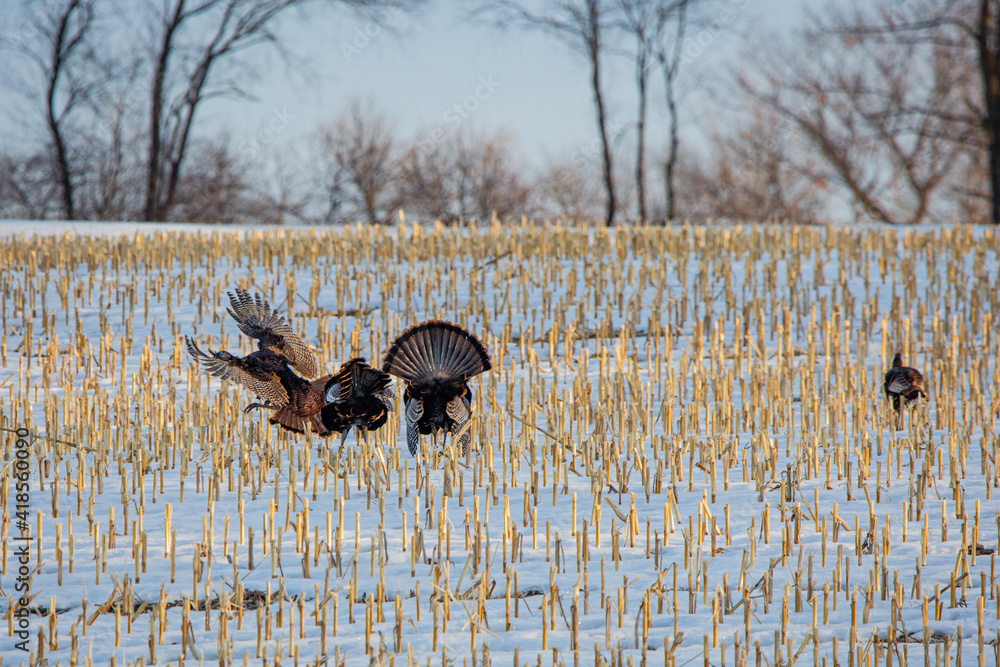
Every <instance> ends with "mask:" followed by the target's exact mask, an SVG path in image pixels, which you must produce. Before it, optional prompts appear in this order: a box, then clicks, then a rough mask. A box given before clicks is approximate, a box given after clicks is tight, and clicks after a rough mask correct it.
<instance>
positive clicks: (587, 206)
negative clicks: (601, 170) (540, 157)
mask: <svg viewBox="0 0 1000 667" xmlns="http://www.w3.org/2000/svg"><path fill="white" fill-rule="evenodd" d="M588 165H589V166H591V167H593V165H592V163H587V162H584V163H581V162H579V161H576V160H569V161H560V160H550V161H549V163H548V166H547V168H546V170H545V171H544V172H543V173H542V175H541V177H540V178H539V179H538V180H539V185H538V198H539V200H540V202H539V203H540V205H541V208H542V213H543V214H544V215H548V216H551V217H553V218H560V219H562V220H564V221H566V222H585V221H588V220H596V219H598V217H599V216H600V210H601V201H600V197H599V195H598V194H597V193H598V188H597V187H596V186H597V185H598V183H599V182H600V175H599V174H598V173H597V172H596V171H595V170H594V169H593V168H591V169H588V168H587V167H588Z"/></svg>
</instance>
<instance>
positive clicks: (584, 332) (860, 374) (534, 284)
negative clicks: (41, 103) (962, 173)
mask: <svg viewBox="0 0 1000 667" xmlns="http://www.w3.org/2000/svg"><path fill="white" fill-rule="evenodd" d="M41 231H42V233H40V234H37V235H36V234H33V233H31V232H32V230H31V228H30V227H29V226H28V225H27V224H19V223H8V224H4V225H0V292H2V293H0V312H2V315H0V317H2V323H0V324H2V327H3V337H2V342H0V353H2V356H0V427H2V428H3V429H5V431H3V432H2V433H0V447H2V449H0V451H2V457H0V466H2V472H3V474H2V477H0V484H2V485H3V486H2V488H0V491H2V496H3V498H4V499H5V500H4V502H5V503H6V505H5V508H4V517H3V528H2V530H3V534H2V538H3V553H2V557H3V561H2V567H3V569H2V581H0V588H2V590H0V594H2V595H3V596H4V598H5V599H4V602H3V603H2V604H3V607H2V608H3V611H4V614H5V617H4V619H5V621H6V628H7V629H6V630H5V631H0V656H2V658H0V664H2V665H13V664H21V663H25V664H27V663H29V662H31V661H35V662H36V663H38V662H41V661H42V660H43V659H44V660H47V661H48V664H50V665H51V664H57V663H62V664H90V663H96V664H115V665H123V664H137V663H142V664H147V665H148V664H153V663H156V664H167V663H175V664H177V663H180V662H184V663H188V664H193V663H200V662H206V663H214V662H219V663H224V664H230V663H235V664H241V663H242V664H262V663H266V664H278V663H283V664H289V665H291V664H312V663H320V662H323V661H324V657H323V656H324V655H325V656H326V657H325V660H326V661H328V662H330V663H335V664H346V665H367V664H370V663H372V662H379V663H381V664H386V663H394V664H396V665H404V664H406V665H408V664H411V662H414V663H415V662H420V663H422V664H427V665H439V664H440V665H444V664H461V665H473V664H477V663H479V664H484V665H485V664H488V663H495V664H498V665H518V666H520V665H525V664H530V665H550V664H553V665H559V664H566V665H569V664H573V665H577V664H586V665H590V664H599V663H602V662H603V663H610V664H616V665H624V664H642V663H643V662H644V661H647V662H648V664H654V665H659V664H668V665H669V664H676V665H683V664H691V665H701V664H712V665H723V664H725V665H741V664H748V665H762V664H768V665H774V664H778V663H780V664H784V665H788V664H792V663H798V664H803V665H805V664H826V665H834V664H841V665H858V666H859V667H860V665H871V664H880V665H881V664H887V665H888V664H897V663H898V664H906V663H907V662H911V663H913V664H921V663H924V662H926V663H927V664H941V665H944V664H949V663H950V662H951V661H957V660H959V659H960V660H961V661H962V663H963V664H966V665H972V664H996V662H997V657H996V656H997V654H998V644H1000V620H998V618H1000V577H998V576H997V572H996V555H995V554H992V553H989V554H988V553H986V551H988V550H990V549H997V547H998V546H1000V544H998V542H1000V500H998V499H994V498H993V497H992V496H993V495H994V494H995V493H997V492H998V489H997V485H998V483H1000V480H998V454H1000V437H998V433H997V428H996V425H997V416H998V414H1000V394H998V386H1000V366H998V361H997V360H998V358H1000V354H998V352H1000V350H998V347H1000V336H998V333H997V322H996V320H997V318H998V304H1000V296H998V294H1000V260H998V252H1000V235H998V233H997V230H994V229H987V228H972V227H953V228H948V227H946V228H928V229H885V228H858V229H851V228H829V229H827V228H818V227H773V226H765V227H751V226H745V227H707V228H706V227H694V228H692V227H671V228H667V229H620V230H617V231H613V232H608V231H607V230H603V229H597V230H595V229H590V230H588V229H578V228H557V227H520V226H512V227H500V226H494V227H483V228H480V229H478V230H461V231H455V230H448V229H443V228H435V227H428V226H424V227H415V226H413V225H407V226H405V227H402V228H388V229H386V228H361V227H350V228H336V229H294V230H285V229H280V228H279V229H274V228H265V229H260V228H245V229H233V228H209V227H204V228H202V227H199V228H187V227H184V226H177V225H174V226H170V227H156V226H136V225H133V226H131V227H128V228H118V227H108V228H104V227H98V228H89V227H88V228H86V229H78V228H72V229H69V228H66V227H62V228H60V227H46V228H44V229H43V230H41ZM234 287H245V288H247V289H248V290H250V291H259V292H262V293H264V294H265V295H266V296H267V297H268V298H269V299H270V300H271V303H272V304H273V305H274V306H275V307H276V308H277V309H278V310H279V311H281V312H282V313H284V314H286V315H290V318H289V319H290V320H291V322H292V325H293V327H295V329H296V330H297V331H299V332H301V334H302V335H303V336H304V337H305V338H306V339H307V340H308V342H309V343H310V344H311V345H313V346H314V349H315V350H316V351H317V353H318V355H319V358H320V360H321V367H322V368H324V369H326V370H327V371H331V370H334V369H335V368H336V367H338V366H339V364H340V362H342V361H344V360H346V359H348V358H350V357H351V356H355V355H363V356H366V357H367V358H368V359H369V360H370V361H372V362H373V363H378V362H380V360H381V356H382V353H383V352H384V351H385V350H386V348H387V347H388V345H389V342H390V341H391V340H392V339H393V338H394V337H395V335H396V334H398V333H399V332H400V331H402V330H403V329H404V328H406V327H407V326H409V325H411V324H414V323H416V322H419V321H422V320H425V319H430V318H442V319H449V320H453V321H456V322H459V323H461V324H463V325H464V326H466V327H467V328H469V329H470V330H471V331H473V332H475V333H477V334H478V335H479V336H480V338H482V340H483V341H484V342H485V343H486V344H487V346H488V347H489V349H490V351H491V353H492V355H493V362H494V370H493V371H491V372H490V373H488V374H486V375H484V376H482V377H480V378H476V379H475V380H474V381H473V382H472V387H473V391H474V393H475V401H474V412H475V424H474V431H473V442H474V443H475V444H477V446H475V447H474V448H473V450H472V451H470V452H469V454H468V456H466V457H462V456H460V455H459V454H457V453H456V451H455V450H454V449H450V450H448V451H445V452H439V451H436V450H435V449H434V448H433V447H432V444H431V442H430V440H429V439H425V441H424V443H423V444H424V448H423V451H422V452H421V454H420V456H419V458H416V459H415V458H414V457H411V456H410V455H409V453H408V452H407V451H406V446H405V437H404V435H403V433H401V431H400V419H399V415H396V416H395V417H393V418H390V421H389V424H388V425H387V426H386V427H385V428H384V429H382V430H381V431H380V432H378V433H377V436H376V437H375V438H374V439H372V441H371V443H369V444H364V443H359V442H358V441H357V440H356V439H355V437H354V435H353V434H352V436H351V437H350V439H349V440H348V443H347V446H346V447H345V448H344V449H343V450H340V449H339V448H338V446H337V445H338V441H337V440H336V439H334V440H332V441H323V440H320V439H312V440H310V439H309V438H306V437H288V435H287V434H283V433H279V432H277V431H276V430H275V428H274V427H270V426H269V425H268V424H267V422H266V416H265V415H263V414H262V413H261V412H255V413H252V414H251V415H244V414H243V413H242V408H243V407H244V406H246V405H247V404H248V403H250V402H251V401H252V398H253V397H252V396H251V395H250V394H248V393H247V392H246V391H245V390H243V389H242V388H240V387H237V386H235V385H231V384H228V383H223V382H220V381H218V380H215V379H212V378H209V376H208V375H207V374H205V373H204V372H202V371H201V370H199V369H198V368H197V367H196V366H195V364H194V363H193V362H192V360H191V359H190V358H189V357H188V356H187V354H186V353H185V351H184V348H183V336H184V335H185V334H191V335H194V336H195V337H196V338H197V339H198V340H199V341H200V343H201V344H202V347H203V348H204V347H205V346H206V345H207V346H209V347H211V348H212V349H220V348H221V349H229V350H230V351H232V352H235V353H240V354H242V353H246V352H248V351H249V350H250V349H251V348H250V347H249V343H248V342H247V340H246V339H245V337H243V336H242V335H241V334H240V333H239V331H238V330H237V328H236V326H235V323H234V322H233V321H232V320H231V319H230V318H229V317H228V315H226V312H225V309H224V304H225V303H226V298H225V292H226V291H227V290H231V289H233V288H234ZM897 350H898V351H902V352H903V353H904V356H905V360H906V362H907V364H908V365H912V366H915V367H916V368H918V369H920V370H922V371H923V373H924V375H925V378H926V380H927V384H928V394H929V398H928V400H926V401H924V402H922V403H921V404H920V405H919V407H918V408H917V409H916V410H914V411H913V412H911V413H909V414H907V416H906V420H905V424H906V428H905V430H901V431H896V430H895V429H894V428H893V416H892V414H891V411H890V410H889V409H888V405H887V402H886V400H885V398H884V396H883V395H882V388H881V382H882V375H883V373H884V371H885V369H886V368H887V367H888V365H889V362H890V360H891V358H892V355H893V353H894V352H895V351H897ZM397 394H401V392H400V391H397ZM21 428H24V429H28V430H29V431H30V432H31V435H30V436H28V437H25V438H23V439H22V438H19V437H18V436H17V435H16V434H15V433H14V431H16V430H17V429H21ZM375 447H379V448H381V451H382V452H384V464H383V463H382V461H381V460H380V457H379V456H377V455H376V454H375V452H374V448H375ZM19 456H20V457H21V458H20V459H19V458H18V457H19ZM19 460H26V461H28V465H27V472H24V471H25V466H24V465H23V464H22V465H19V464H18V461H19ZM19 477H20V478H21V479H20V480H19ZM21 480H25V481H26V484H24V482H23V481H22V487H21V488H20V489H19V488H18V483H19V481H21ZM25 486H26V487H27V489H25V488H24V487H25ZM18 492H20V493H21V494H22V495H21V496H18ZM22 537H23V538H26V539H22ZM977 542H978V543H979V544H981V545H982V547H983V549H982V550H981V551H980V552H979V553H977V550H976V549H975V548H974V547H975V545H976V543H977ZM970 547H973V548H971V550H970ZM19 559H20V560H19ZM22 565H26V569H27V571H28V573H29V574H28V576H26V577H25V578H23V582H24V583H27V582H28V580H30V591H29V592H26V593H25V594H24V597H23V598H22V592H21V591H19V590H18V585H19V583H20V582H19V581H18V576H19V568H20V567H21V566H22ZM25 603H26V604H25ZM22 631H23V632H24V634H19V633H21V632H22ZM22 647H24V648H27V649H29V651H30V653H29V652H23V651H21V650H20V649H21V648H22Z"/></svg>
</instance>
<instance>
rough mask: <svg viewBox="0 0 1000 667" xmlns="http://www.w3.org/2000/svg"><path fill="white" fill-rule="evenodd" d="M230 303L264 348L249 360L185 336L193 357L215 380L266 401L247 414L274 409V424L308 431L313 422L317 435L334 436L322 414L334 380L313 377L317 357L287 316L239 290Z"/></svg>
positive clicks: (239, 321) (241, 324) (238, 320)
mask: <svg viewBox="0 0 1000 667" xmlns="http://www.w3.org/2000/svg"><path fill="white" fill-rule="evenodd" d="M229 303H230V308H227V310H228V311H229V314H230V315H232V317H233V319H234V320H236V324H237V326H238V327H239V328H240V331H242V332H243V333H245V334H246V335H247V336H250V337H251V338H256V339H257V341H258V347H259V349H258V350H256V351H255V352H252V353H250V354H248V355H247V356H245V357H237V356H236V355H234V354H231V353H229V352H227V351H224V350H223V351H221V352H215V351H213V350H209V354H205V353H204V352H202V350H201V348H199V347H198V345H197V343H195V342H194V341H193V340H191V339H190V338H187V337H185V340H186V341H187V349H188V352H189V353H190V354H191V356H192V357H194V358H195V359H196V360H197V361H198V362H199V363H200V364H201V365H202V366H204V368H205V370H207V371H208V372H209V373H211V374H212V375H214V376H215V377H219V378H223V379H226V380H235V381H236V382H239V383H240V384H242V385H243V386H245V387H246V388H247V389H249V390H250V391H252V392H253V393H254V394H256V395H257V396H258V397H259V398H261V399H262V400H263V401H264V402H263V403H253V404H251V405H249V406H247V408H246V409H245V410H244V412H249V411H250V410H253V409H254V408H269V409H272V410H274V411H275V412H274V414H272V415H271V418H270V422H271V423H272V424H278V425H279V426H282V427H284V428H285V429H287V430H289V431H294V432H296V433H303V432H305V425H306V423H307V422H308V423H309V424H310V425H311V427H312V431H313V432H314V433H316V434H317V435H321V436H329V435H330V430H329V429H328V428H327V427H326V426H325V425H324V424H323V421H322V419H321V418H320V411H321V410H322V408H323V406H325V405H326V403H327V401H326V390H327V385H328V383H329V382H330V381H331V380H332V376H330V375H325V376H323V377H321V378H318V379H315V380H311V379H309V378H314V377H315V376H316V375H317V373H318V370H317V365H316V357H315V355H314V354H313V353H312V351H310V350H309V348H308V347H307V346H306V344H305V343H304V342H303V341H302V339H301V338H299V337H298V335H297V334H296V333H295V332H294V331H293V330H292V328H291V327H290V326H289V325H288V323H287V322H285V318H284V317H282V316H280V315H278V314H277V313H275V312H274V311H272V310H271V305H270V304H269V303H268V302H267V299H265V298H264V297H262V296H261V295H259V294H256V295H254V296H253V297H251V296H250V295H249V294H247V292H245V291H244V290H241V289H237V290H236V294H235V295H234V294H233V293H231V292H230V293H229ZM296 371H298V372H296ZM300 373H301V375H300ZM303 376H305V377H303Z"/></svg>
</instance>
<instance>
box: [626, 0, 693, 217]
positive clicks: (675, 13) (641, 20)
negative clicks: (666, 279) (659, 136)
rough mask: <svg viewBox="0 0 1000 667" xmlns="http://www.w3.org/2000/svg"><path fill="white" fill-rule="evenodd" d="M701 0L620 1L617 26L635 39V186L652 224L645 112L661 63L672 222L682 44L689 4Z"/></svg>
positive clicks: (642, 210) (666, 174)
mask: <svg viewBox="0 0 1000 667" xmlns="http://www.w3.org/2000/svg"><path fill="white" fill-rule="evenodd" d="M695 2H697V0H617V5H618V6H617V10H618V14H619V19H618V21H617V27H618V28H619V29H620V30H622V31H623V32H625V33H626V34H627V35H630V36H631V37H633V38H634V39H635V50H634V51H633V52H632V57H633V58H634V60H635V68H636V69H635V79H636V90H637V92H638V111H637V114H636V129H637V138H636V164H635V187H636V199H637V202H638V206H639V218H640V219H641V220H647V219H648V215H647V206H646V202H647V190H646V171H645V156H646V111H647V89H648V87H649V76H650V74H651V72H652V69H653V66H654V65H656V64H659V66H660V68H661V70H662V72H663V75H664V92H665V94H666V100H667V112H668V115H669V134H668V144H667V158H666V162H665V168H664V181H665V191H666V202H667V212H666V215H667V217H668V218H672V217H673V216H674V206H675V205H674V199H675V197H674V172H675V167H676V164H677V154H678V144H679V135H678V110H677V91H676V87H677V79H678V74H679V69H680V65H681V45H682V43H683V40H684V33H685V30H686V28H687V11H688V6H689V5H691V4H694V3H695Z"/></svg>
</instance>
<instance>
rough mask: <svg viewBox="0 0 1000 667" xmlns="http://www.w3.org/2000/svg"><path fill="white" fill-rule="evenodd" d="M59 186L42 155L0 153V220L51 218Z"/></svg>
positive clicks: (47, 159) (46, 159) (47, 161)
mask: <svg viewBox="0 0 1000 667" xmlns="http://www.w3.org/2000/svg"><path fill="white" fill-rule="evenodd" d="M58 189H59V188H58V185H57V183H56V182H55V181H53V180H52V169H51V161H50V159H49V157H48V156H47V155H45V154H36V155H29V156H27V157H21V156H12V155H8V154H0V218H14V219H23V220H42V219H45V218H49V217H52V215H53V213H54V212H55V211H54V209H53V205H52V204H53V202H54V201H56V200H57V199H58Z"/></svg>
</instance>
